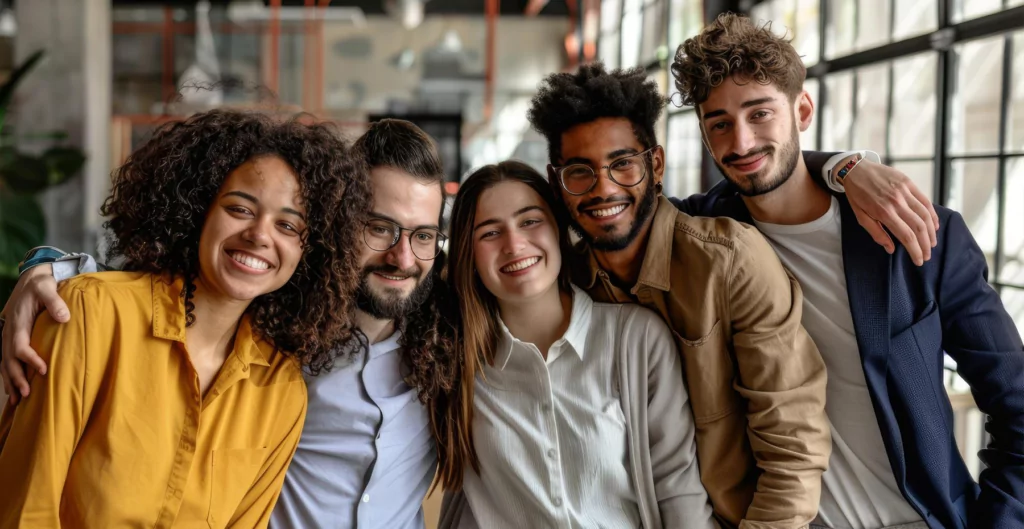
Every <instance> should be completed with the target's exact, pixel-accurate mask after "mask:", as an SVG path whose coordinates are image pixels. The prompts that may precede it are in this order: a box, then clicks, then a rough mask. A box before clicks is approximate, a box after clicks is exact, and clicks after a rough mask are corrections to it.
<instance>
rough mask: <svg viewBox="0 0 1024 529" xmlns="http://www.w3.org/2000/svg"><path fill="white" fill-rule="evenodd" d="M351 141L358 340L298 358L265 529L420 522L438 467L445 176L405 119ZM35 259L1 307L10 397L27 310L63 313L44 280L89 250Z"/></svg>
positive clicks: (29, 320) (83, 264) (67, 272)
mask: <svg viewBox="0 0 1024 529" xmlns="http://www.w3.org/2000/svg"><path fill="white" fill-rule="evenodd" d="M355 147H356V149H355V150H356V151H358V152H361V153H362V154H363V155H364V156H365V157H366V161H367V163H368V165H369V167H370V178H371V179H372V180H373V208H372V210H371V214H370V218H369V219H368V220H367V222H366V223H365V226H364V227H363V234H362V235H363V237H362V239H363V242H364V245H363V246H362V247H361V248H358V249H357V251H358V252H359V254H360V263H361V266H362V282H361V285H360V287H359V290H358V294H357V306H358V311H357V314H356V319H355V321H356V324H357V326H358V330H359V332H358V333H357V335H358V340H356V341H355V342H353V343H348V344H342V345H340V346H339V351H338V355H337V357H336V358H335V360H334V362H333V364H332V365H308V366H304V367H305V370H306V374H307V376H306V384H307V388H308V394H309V405H308V412H307V415H306V422H305V426H304V428H303V431H302V436H301V438H300V440H299V446H298V449H297V450H296V452H295V457H294V458H293V459H292V463H291V466H290V467H289V468H288V473H287V475H286V478H285V484H284V488H283V489H282V491H281V496H280V498H279V500H278V502H277V505H276V507H275V508H274V511H273V513H272V516H271V523H270V525H271V527H275V528H308V527H322V528H328V527H338V528H371V529H372V528H383V527H387V528H395V529H407V528H408V529H414V528H415V529H421V528H422V527H423V526H424V519H423V511H422V502H423V499H424V496H425V495H426V493H427V489H428V487H429V486H430V483H431V481H432V480H433V478H434V473H435V469H436V466H437V465H436V462H437V455H436V453H435V444H434V436H433V433H432V432H433V429H434V428H436V425H434V424H433V422H432V419H433V418H432V416H431V414H430V413H429V412H428V409H430V407H431V405H432V403H433V402H434V401H435V400H436V399H438V398H440V397H439V396H440V395H441V393H442V392H443V391H444V390H445V388H450V387H451V386H450V384H451V381H453V380H455V377H456V374H455V369H456V367H455V366H456V362H455V359H454V358H453V357H452V356H450V355H448V354H447V353H448V352H450V351H452V350H453V348H452V347H450V344H448V343H445V342H444V340H450V337H451V333H450V332H448V330H447V329H441V327H442V326H445V325H447V322H446V321H445V320H444V319H443V316H442V314H443V313H444V311H442V310H441V309H440V307H439V304H440V303H443V301H444V300H443V298H442V296H443V293H442V292H441V291H440V290H439V289H440V288H441V285H442V284H443V282H442V281H440V280H437V279H435V278H437V276H438V274H439V273H440V270H441V268H442V266H443V257H444V256H443V254H442V253H441V247H442V245H443V242H444V236H443V235H442V233H441V229H442V226H441V223H442V213H443V207H444V187H443V186H444V170H443V167H442V165H441V160H440V157H439V155H438V152H437V149H436V146H435V145H434V142H433V140H431V139H430V137H429V136H427V135H426V133H424V132H423V131H422V130H420V129H419V128H417V127H416V126H414V125H412V124H411V123H409V122H406V121H401V120H382V121H379V122H376V123H373V124H371V125H370V128H369V130H368V131H367V132H366V133H365V134H364V135H363V136H361V137H360V138H359V139H358V140H356V143H355ZM50 261H53V259H50ZM39 262H42V263H43V264H41V265H40V266H36V267H35V268H33V269H30V270H28V271H26V272H25V274H24V275H23V276H22V277H21V279H20V281H19V285H18V287H17V288H16V290H15V292H14V294H13V295H12V296H11V298H10V300H9V301H8V304H7V306H6V308H5V315H6V316H7V323H6V328H5V329H4V330H3V333H4V340H5V343H4V346H5V347H4V355H3V356H4V358H3V360H4V364H5V365H4V367H3V369H4V370H5V385H7V377H9V379H10V381H11V383H10V385H9V388H10V389H9V391H10V393H11V394H12V398H17V396H19V393H18V392H19V390H20V397H21V398H30V396H29V395H28V393H27V389H28V385H27V383H25V375H24V371H23V367H22V365H21V363H20V362H25V363H26V364H28V365H30V366H32V367H33V368H35V369H36V370H43V372H45V364H42V361H41V360H40V359H39V358H38V356H36V355H35V351H33V350H32V349H31V348H30V347H29V345H28V336H29V335H30V334H31V331H32V326H33V324H34V321H35V316H36V313H37V311H38V309H39V308H42V307H45V308H46V310H47V311H48V312H49V313H50V314H51V315H53V316H54V319H56V320H57V321H66V320H67V317H66V316H65V317H64V318H60V317H59V316H60V314H61V313H62V312H63V313H64V314H67V307H66V306H65V305H64V303H63V302H62V301H61V299H60V297H59V296H58V295H57V289H56V287H57V281H58V280H61V279H66V278H67V277H70V276H72V275H75V274H76V273H85V272H91V271H95V263H94V262H93V261H92V260H91V258H89V257H88V256H77V255H72V256H71V257H70V258H69V259H65V260H61V261H60V262H57V263H53V264H49V263H46V260H45V259H44V260H39ZM55 275H56V277H54V276H55ZM435 287H436V288H435ZM324 288H330V285H324ZM19 361H20V362H19Z"/></svg>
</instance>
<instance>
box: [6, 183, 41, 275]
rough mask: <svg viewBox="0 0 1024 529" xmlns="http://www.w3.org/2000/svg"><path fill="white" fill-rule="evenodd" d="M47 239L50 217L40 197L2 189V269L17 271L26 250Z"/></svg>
mask: <svg viewBox="0 0 1024 529" xmlns="http://www.w3.org/2000/svg"><path fill="white" fill-rule="evenodd" d="M45 239H46V217H45V216H44V215H43V210H42V208H41V207H39V203H38V202H36V199H35V198H34V197H32V196H26V195H17V194H14V193H11V192H10V191H7V190H5V189H0V270H2V271H4V272H10V271H12V270H14V271H16V270H17V266H18V262H19V261H21V258H22V257H23V256H24V255H25V253H26V252H28V251H29V250H31V249H32V248H34V247H36V246H39V245H41V244H43V242H44V241H45ZM3 275H4V276H7V275H10V274H8V273H4V274H3Z"/></svg>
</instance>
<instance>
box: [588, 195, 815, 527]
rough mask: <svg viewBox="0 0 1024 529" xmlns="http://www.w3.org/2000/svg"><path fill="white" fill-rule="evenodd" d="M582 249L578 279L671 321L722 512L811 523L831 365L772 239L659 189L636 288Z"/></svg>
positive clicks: (706, 469) (707, 473)
mask: <svg viewBox="0 0 1024 529" xmlns="http://www.w3.org/2000/svg"><path fill="white" fill-rule="evenodd" d="M579 250H580V252H581V253H580V254H579V255H577V256H575V257H576V259H575V261H577V262H576V266H575V270H574V272H575V275H576V281H577V283H578V284H580V285H581V286H583V287H584V288H586V289H587V290H588V291H589V292H590V294H591V296H593V298H594V300H595V301H612V302H637V303H640V304H642V305H644V306H646V307H649V308H651V309H653V310H655V311H657V312H658V313H660V314H661V315H662V317H664V318H665V320H666V321H667V322H668V323H669V326H670V327H671V328H672V332H673V333H674V335H675V339H676V342H677V343H678V344H679V348H680V351H681V354H682V358H683V369H684V373H685V377H686V383H687V385H688V387H689V390H690V402H691V404H692V408H693V415H694V419H695V422H696V426H697V457H698V462H699V464H700V474H701V480H702V481H703V483H704V487H705V488H706V489H707V491H708V496H709V497H710V499H711V502H712V504H713V506H714V510H715V514H716V516H718V518H719V519H720V521H722V522H724V523H726V524H728V525H730V526H739V527H741V528H742V529H748V528H749V529H791V528H800V527H804V526H806V525H807V524H808V523H810V522H811V520H813V519H814V517H815V516H816V515H817V512H818V501H819V497H820V495H821V474H822V472H824V471H825V469H826V467H827V465H828V458H829V454H830V453H831V448H832V440H831V436H830V434H829V426H828V421H827V419H826V417H825V364H824V362H823V361H822V359H821V355H820V354H819V353H818V349H817V347H816V346H815V345H814V343H813V342H812V341H811V338H810V336H808V334H807V332H806V331H805V330H804V328H803V326H801V324H800V319H801V314H802V304H803V294H802V292H801V290H800V285H799V284H798V283H797V281H796V280H795V279H794V278H793V277H792V276H791V275H790V274H789V273H788V272H787V271H786V269H785V268H783V266H782V264H781V263H780V262H779V259H778V257H776V255H775V252H774V251H773V250H772V248H771V246H769V244H768V242H767V241H765V240H764V238H763V237H762V236H761V234H760V233H758V232H757V230H756V229H754V228H753V227H751V226H749V225H746V224H742V223H739V222H736V221H734V220H731V219H726V218H714V219H712V218H703V217H691V216H689V215H686V214H685V213H682V212H680V211H678V210H677V209H676V208H675V207H674V206H673V205H672V203H671V202H669V201H668V199H666V198H664V197H660V198H659V200H658V205H657V209H656V210H655V215H654V221H653V225H652V227H651V234H650V239H649V242H648V245H647V250H646V254H645V256H644V263H643V266H642V268H641V270H640V276H639V279H638V281H637V283H636V285H634V286H633V288H632V289H630V290H629V291H628V292H627V291H625V290H623V289H621V288H619V287H618V286H616V285H615V284H613V282H612V281H611V280H610V278H609V275H608V274H607V273H605V272H604V271H603V270H600V268H599V267H598V266H597V261H596V260H595V259H594V257H593V255H592V254H591V253H590V252H589V250H588V249H587V248H585V247H581V248H579Z"/></svg>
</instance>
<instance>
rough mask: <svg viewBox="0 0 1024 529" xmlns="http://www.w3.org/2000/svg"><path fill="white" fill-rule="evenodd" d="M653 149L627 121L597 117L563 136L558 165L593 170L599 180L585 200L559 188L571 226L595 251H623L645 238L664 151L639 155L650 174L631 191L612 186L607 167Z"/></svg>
mask: <svg viewBox="0 0 1024 529" xmlns="http://www.w3.org/2000/svg"><path fill="white" fill-rule="evenodd" d="M649 147H651V146H645V145H643V144H641V143H640V140H639V139H638V138H637V135H636V133H635V132H634V130H633V124H632V123H631V122H630V121H629V120H628V119H626V118H599V119H596V120H594V121H590V122H587V123H582V124H580V125H576V126H574V127H572V128H570V129H569V130H567V131H565V133H563V134H562V144H561V153H562V159H561V163H560V164H559V165H560V166H566V165H570V164H584V165H589V166H590V167H591V168H592V169H593V170H594V171H595V172H596V173H597V175H598V179H597V183H596V184H595V185H594V187H593V188H592V189H591V190H590V191H588V192H586V193H584V194H583V195H571V194H569V193H568V192H567V191H565V189H563V188H561V187H560V186H559V187H558V189H559V192H560V193H561V197H562V201H563V203H564V204H565V206H566V207H567V208H568V210H569V215H570V218H571V219H572V225H573V227H574V228H576V230H577V231H579V232H580V233H581V234H582V235H583V238H584V240H586V241H587V243H588V244H590V246H591V247H592V248H594V249H595V250H598V251H606V252H615V251H619V250H624V249H626V248H628V247H629V246H630V245H631V244H634V243H635V242H636V241H637V240H638V239H641V240H642V239H643V238H644V237H646V230H647V229H648V228H649V226H650V220H651V218H652V217H653V213H654V204H655V200H656V198H657V196H658V187H657V185H658V184H660V183H661V179H662V175H663V173H664V168H665V163H664V152H663V151H662V150H661V149H660V148H657V149H654V150H652V151H651V153H650V155H649V156H641V158H643V160H642V163H644V164H646V172H647V174H646V176H645V177H644V179H643V181H642V182H640V184H638V185H635V186H633V187H622V186H620V185H618V184H616V183H615V182H613V181H611V179H609V178H608V170H607V169H604V166H611V165H613V164H614V163H615V162H616V161H618V160H620V159H621V158H624V157H626V156H630V155H634V154H637V153H640V152H643V151H644V150H646V149H648V148H649Z"/></svg>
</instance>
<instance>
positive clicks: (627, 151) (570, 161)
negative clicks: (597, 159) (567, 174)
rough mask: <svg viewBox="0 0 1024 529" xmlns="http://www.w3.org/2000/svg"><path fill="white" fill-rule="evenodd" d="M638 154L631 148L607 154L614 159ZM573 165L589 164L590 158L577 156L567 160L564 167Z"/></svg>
mask: <svg viewBox="0 0 1024 529" xmlns="http://www.w3.org/2000/svg"><path fill="white" fill-rule="evenodd" d="M638 152H640V151H638V150H636V149H634V148H632V147H626V148H625V149H616V150H614V151H612V152H610V153H608V158H611V159H615V158H618V157H620V156H625V155H627V154H636V153H638ZM574 163H582V164H590V158H580V157H578V156H577V157H575V158H569V159H568V160H566V161H565V165H572V164H574Z"/></svg>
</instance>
